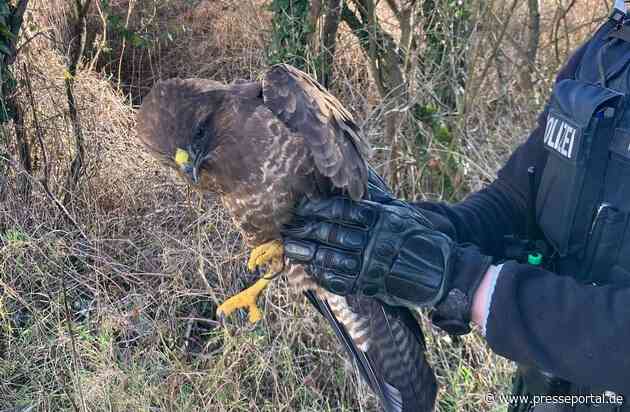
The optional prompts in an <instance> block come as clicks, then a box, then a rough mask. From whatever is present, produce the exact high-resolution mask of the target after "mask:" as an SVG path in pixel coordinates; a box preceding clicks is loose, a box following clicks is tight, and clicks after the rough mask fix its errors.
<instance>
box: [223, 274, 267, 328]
mask: <svg viewBox="0 0 630 412" xmlns="http://www.w3.org/2000/svg"><path fill="white" fill-rule="evenodd" d="M269 282H271V279H267V278H265V277H264V276H263V277H262V278H260V279H258V281H256V283H254V284H253V285H252V286H250V287H249V288H247V289H245V290H244V291H242V292H241V293H239V294H237V295H234V296H232V297H231V298H229V299H228V300H226V301H225V302H224V303H223V304H222V305H221V306H219V308H218V309H217V314H219V315H224V316H230V315H231V314H232V312H234V311H235V310H236V309H247V310H248V311H249V321H250V322H251V323H256V322H258V321H259V320H261V319H262V312H261V311H260V309H258V306H256V299H258V295H260V293H261V292H262V291H263V290H264V289H265V288H266V287H267V285H268V284H269Z"/></svg>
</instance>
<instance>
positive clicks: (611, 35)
mask: <svg viewBox="0 0 630 412" xmlns="http://www.w3.org/2000/svg"><path fill="white" fill-rule="evenodd" d="M624 12H625V7H624V5H623V2H619V1H618V2H616V8H615V11H614V13H613V14H612V15H611V17H610V19H608V21H607V22H606V23H604V24H603V26H602V27H600V28H599V30H598V31H597V32H596V34H595V35H594V36H593V37H592V38H591V39H590V40H589V41H588V42H587V43H585V44H584V45H582V46H581V47H580V48H579V49H578V50H577V51H576V52H574V54H573V55H572V56H571V58H570V59H569V61H568V62H567V63H566V65H565V66H564V67H563V69H562V70H561V71H560V73H559V74H558V76H557V79H556V83H555V86H554V90H553V93H552V96H551V98H550V100H549V102H548V104H547V106H546V108H545V110H544V112H543V113H542V114H541V115H540V116H539V119H538V125H537V127H536V129H535V130H534V131H533V132H532V133H531V135H530V136H529V138H528V139H527V141H526V142H525V143H523V144H522V145H521V146H519V147H518V148H517V149H516V151H515V152H514V153H513V154H512V156H511V157H510V159H509V160H508V162H507V163H506V165H505V166H504V167H503V168H502V169H501V170H500V171H499V173H498V177H497V179H496V180H495V181H494V182H493V183H492V184H491V185H489V186H488V187H487V188H485V189H484V190H482V191H480V192H477V193H474V194H472V195H471V196H469V197H468V198H467V199H466V200H464V201H463V202H460V203H458V204H454V205H448V204H442V203H432V202H421V203H419V206H421V207H422V208H423V209H425V210H426V209H429V210H431V211H432V212H434V213H437V214H439V215H441V216H444V217H446V218H447V220H448V222H450V227H449V228H447V232H450V234H451V235H452V236H453V237H455V238H456V239H457V240H458V241H459V242H471V243H474V244H476V245H478V246H479V247H481V248H482V250H483V252H484V253H486V254H488V255H491V256H494V257H496V258H497V260H500V259H506V258H510V257H511V256H509V255H510V253H508V251H506V247H505V246H506V244H508V243H509V242H506V239H509V238H513V237H514V236H525V233H526V232H527V231H528V227H527V226H528V225H527V222H528V215H530V214H531V213H532V210H535V222H536V225H535V230H536V231H537V232H538V233H539V235H540V238H541V239H543V240H544V242H545V244H547V245H548V247H549V248H548V251H547V252H546V255H545V256H544V265H541V266H534V265H528V264H523V263H518V262H515V261H513V260H506V262H505V263H504V264H503V266H502V268H501V271H500V274H498V276H497V277H496V282H495V283H494V284H493V285H492V288H493V289H492V292H491V300H490V306H489V310H488V317H487V321H486V324H485V335H486V339H487V342H488V344H489V346H490V347H491V348H492V349H493V351H494V352H496V353H497V354H500V355H502V356H504V357H506V358H509V359H512V360H514V361H516V362H517V363H518V365H519V368H518V372H517V374H516V376H515V379H514V391H515V392H516V393H521V394H531V395H534V394H538V395H549V396H552V395H557V396H560V395H574V396H575V397H574V398H573V399H574V404H573V405H571V404H569V403H567V402H566V400H567V399H566V398H565V399H564V400H565V402H553V401H550V403H549V404H548V405H545V406H537V407H535V408H534V409H532V406H531V405H513V406H511V409H510V410H512V411H522V410H536V411H549V410H557V411H587V410H588V411H590V410H593V411H630V399H627V400H626V401H625V402H624V403H623V404H621V405H620V404H618V400H619V399H620V396H623V397H624V398H628V397H629V396H630V347H629V343H630V224H629V218H628V216H630V17H629V18H626V16H625V13H624ZM589 394H590V395H591V397H590V398H589V397H587V395H589ZM595 395H598V396H599V397H595ZM602 396H605V397H607V399H609V400H610V401H608V402H607V401H603V398H602ZM539 399H542V398H539ZM547 399H552V398H547ZM556 399H559V398H556Z"/></svg>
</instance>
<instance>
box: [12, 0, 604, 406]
mask: <svg viewBox="0 0 630 412" xmlns="http://www.w3.org/2000/svg"><path fill="white" fill-rule="evenodd" d="M485 3H488V2H485ZM489 3H490V6H487V5H485V6H482V5H479V6H478V7H477V6H476V8H475V10H476V11H477V14H476V15H474V16H473V19H474V25H475V27H474V32H473V33H474V34H473V35H472V36H471V38H470V39H468V41H469V43H468V45H467V47H466V48H465V53H466V61H467V62H469V67H468V75H467V77H466V82H465V85H464V86H465V87H464V89H463V90H460V89H458V90H457V91H456V92H455V95H457V96H459V98H460V99H461V102H459V103H458V105H457V106H456V107H455V108H445V107H443V106H440V105H439V102H438V101H437V100H436V99H435V96H434V90H438V89H440V88H444V87H447V88H448V87H453V88H455V87H460V86H459V85H458V84H457V83H456V82H451V81H449V78H448V76H438V75H437V74H436V73H438V72H439V73H448V65H449V62H448V61H447V62H443V64H444V67H435V68H433V69H432V70H430V71H427V72H426V73H425V74H424V75H423V74H418V77H416V78H415V80H414V82H413V85H412V86H413V87H412V89H411V92H412V97H413V99H415V101H416V102H419V103H421V104H423V105H433V106H435V113H434V115H435V118H436V119H439V122H441V123H439V124H438V125H437V127H436V124H430V123H426V122H425V123H423V122H420V123H418V122H415V123H414V125H415V126H414V127H416V129H417V130H416V131H417V133H418V134H417V135H416V136H414V135H408V134H406V133H407V132H408V131H409V130H412V129H411V128H410V126H409V125H410V123H409V122H412V121H413V118H412V117H410V116H409V114H408V112H403V117H404V121H403V122H402V123H401V124H402V125H403V126H401V129H400V137H401V139H402V140H401V144H400V146H399V148H398V149H397V150H398V152H397V153H396V156H397V158H398V161H399V163H400V165H402V166H401V167H402V168H403V169H404V173H402V172H401V173H400V175H399V176H398V177H399V179H398V180H397V181H398V185H397V187H396V188H395V189H396V191H397V192H398V193H400V194H402V195H404V196H406V197H407V198H414V199H415V198H433V199H445V200H453V199H458V198H461V197H462V196H463V195H465V194H466V193H467V192H468V191H470V190H475V189H478V188H480V187H482V185H483V184H485V183H487V182H488V181H489V180H491V179H492V177H493V176H494V173H495V172H496V170H497V168H498V167H499V165H500V164H501V162H502V161H503V160H504V159H505V157H506V155H507V154H508V153H509V151H510V150H511V149H512V148H514V146H515V145H516V144H517V143H518V142H519V141H520V140H521V139H522V138H523V136H525V134H526V133H527V131H528V130H529V129H530V127H531V125H532V122H533V119H534V118H535V114H536V113H537V111H538V110H539V108H540V107H541V105H542V104H543V103H544V99H545V97H546V96H547V94H548V92H549V88H550V86H551V84H552V80H553V74H554V72H555V71H556V70H557V68H558V67H559V65H560V64H561V63H562V61H563V60H564V59H565V58H566V56H567V54H568V53H569V51H570V50H571V49H573V48H574V47H576V46H577V45H578V44H579V42H580V41H581V39H583V38H584V37H585V36H586V35H587V34H588V33H590V32H591V31H592V30H593V29H594V28H595V27H596V25H597V24H598V22H599V21H601V18H602V17H603V16H605V15H606V8H605V7H606V6H605V5H603V4H602V2H599V1H583V2H578V3H577V4H576V2H568V1H553V2H552V1H540V2H539V3H540V10H541V20H540V25H539V30H540V39H539V48H538V53H537V56H536V60H535V61H534V62H527V61H526V59H527V56H529V55H528V54H527V53H526V51H527V45H528V44H529V43H528V38H527V35H528V30H527V27H530V26H528V23H527V21H528V20H527V19H528V17H527V16H528V15H529V13H528V9H527V4H519V5H518V6H512V7H511V8H510V6H511V4H512V2H511V1H508V2H489ZM519 3H524V2H519ZM569 3H570V4H571V5H573V6H571V7H568V5H569ZM67 4H68V3H67V2H64V1H62V0H50V1H44V0H40V1H33V2H32V4H31V6H30V8H29V10H28V11H27V16H26V20H25V21H26V23H25V25H24V33H23V40H22V43H23V44H24V46H23V48H22V49H21V50H20V53H19V56H18V61H17V62H16V64H15V65H14V68H15V71H16V76H17V78H18V80H19V83H18V90H17V93H18V94H17V98H18V101H19V102H20V103H21V106H22V108H23V111H24V124H23V126H22V127H24V128H25V130H26V136H28V138H29V139H30V143H31V150H32V156H33V170H32V172H31V173H29V174H27V173H26V172H25V171H24V170H23V168H22V166H21V164H20V161H19V159H18V157H17V155H9V156H4V155H3V154H4V153H15V148H14V144H15V143H14V141H15V131H16V129H15V127H14V125H13V124H12V123H9V124H5V125H3V126H0V127H1V133H2V134H1V135H0V156H2V157H0V172H2V173H3V174H2V175H0V410H7V409H8V410H11V408H14V407H24V408H28V407H32V408H33V409H28V410H39V411H60V410H77V411H78V410H81V411H88V410H90V411H101V410H108V411H162V410H164V411H175V410H178V411H179V410H182V411H195V410H200V411H201V410H210V411H239V410H242V411H321V410H331V411H332V410H335V411H350V410H377V404H376V401H375V399H374V398H373V397H372V396H371V395H370V394H369V393H368V391H367V389H366V388H365V387H364V386H363V385H358V380H357V376H356V375H355V373H354V372H353V370H352V367H351V366H350V365H348V364H346V362H345V360H344V354H343V353H342V352H341V349H340V347H339V346H338V344H337V343H336V340H335V339H334V337H333V336H332V334H331V332H330V330H329V329H328V328H327V327H324V326H323V323H322V322H321V320H320V318H319V317H318V315H316V314H315V313H314V311H313V310H312V309H311V308H310V307H309V306H308V305H307V304H306V302H305V301H304V299H303V298H302V297H301V296H298V295H295V294H292V293H291V292H289V289H288V288H287V287H286V285H285V284H284V280H282V279H280V280H278V281H276V282H275V285H274V287H272V288H271V290H270V291H269V293H267V295H266V296H265V299H264V302H263V304H264V307H265V312H266V318H265V319H264V321H262V322H261V323H260V324H259V325H257V326H255V327H251V326H249V325H248V324H247V322H246V319H245V317H242V318H239V317H237V318H235V319H231V320H230V321H229V322H228V324H227V325H224V326H222V325H220V324H219V323H218V322H217V321H216V319H215V316H214V311H215V308H216V306H217V304H218V303H219V302H220V301H222V300H223V299H224V298H225V297H227V296H229V295H231V294H233V293H235V292H237V291H239V290H240V289H242V288H243V287H244V286H246V285H248V284H249V283H250V282H251V281H252V279H253V275H251V274H248V273H246V270H245V266H244V262H245V255H246V250H245V249H244V248H243V245H242V243H241V240H240V238H239V235H238V233H236V232H235V231H234V228H233V227H232V225H231V222H230V221H229V218H228V217H227V215H226V213H225V212H224V210H223V209H222V208H221V207H220V206H219V205H217V204H216V203H215V199H213V198H212V197H211V196H207V195H206V196H204V195H201V194H199V193H196V192H194V191H191V190H189V189H188V188H187V187H185V186H184V185H183V184H182V182H180V181H179V180H177V179H176V178H175V176H174V175H172V174H171V173H169V172H168V171H165V170H163V169H162V168H161V167H160V166H159V165H158V164H156V163H155V162H154V161H153V160H151V159H150V158H149V157H148V156H147V155H146V154H145V153H144V151H143V150H142V148H141V147H139V146H138V145H137V144H136V143H135V139H134V137H133V133H134V104H137V103H138V102H139V101H140V99H141V97H142V95H143V94H144V93H146V91H147V90H148V89H149V88H150V87H151V85H152V84H153V82H155V81H156V80H157V79H161V78H168V77H173V76H179V77H190V76H200V77H209V78H213V79H217V80H221V81H231V80H233V79H236V78H255V77H256V76H258V75H259V73H261V71H262V70H263V69H264V68H265V48H266V47H267V46H268V41H269V27H270V12H269V11H268V9H267V8H266V5H267V2H266V1H263V0H247V1H242V2H236V1H228V0H203V1H197V0H195V1H188V0H163V1H157V0H153V1H150V0H111V1H109V8H108V9H107V10H106V9H105V4H106V2H100V1H98V2H95V3H94V4H93V6H92V7H91V8H90V10H89V13H88V33H90V35H89V36H88V43H87V48H86V53H85V58H84V60H83V63H82V65H81V66H80V67H79V69H78V72H77V75H76V77H75V78H74V94H75V98H76V102H77V107H78V114H79V118H80V121H81V127H82V132H83V135H84V139H85V142H86V143H85V150H86V154H85V166H86V169H85V170H86V171H85V174H84V175H83V176H82V177H81V179H80V180H79V182H78V185H77V187H76V188H75V190H74V191H73V192H72V193H71V194H70V196H69V199H70V200H69V201H68V202H67V203H66V204H65V206H64V205H62V204H61V202H59V199H62V198H64V196H65V195H66V192H65V189H66V186H65V184H64V183H65V181H66V177H67V175H68V173H69V164H70V162H71V160H72V158H73V156H74V154H75V153H74V150H75V149H74V148H75V143H74V132H73V125H72V122H71V119H70V117H69V113H68V105H67V99H66V90H65V86H64V81H65V79H66V77H67V72H66V66H67V59H68V51H67V44H68V36H69V33H71V31H70V29H69V26H68V24H69V23H68V13H69V12H68V10H69V9H68V6H67ZM515 4H516V3H515ZM530 4H531V2H530ZM567 9H568V10H567ZM107 14H110V15H114V16H118V18H117V20H116V21H117V24H118V26H116V28H115V27H113V24H112V23H111V22H110V25H109V27H108V28H107V29H106V30H105V31H104V28H103V25H102V22H103V21H104V20H103V19H105V21H106V15H107ZM380 17H381V18H382V19H383V21H384V22H385V23H386V24H384V27H386V28H387V29H388V30H390V31H391V32H392V33H393V35H394V36H397V35H399V34H397V33H396V30H397V25H396V22H395V21H394V18H393V16H392V15H391V13H390V14H388V13H385V12H383V13H382V14H381V15H380ZM107 30H109V31H107ZM125 30H126V31H127V32H129V33H137V34H139V35H140V38H135V37H133V36H131V37H129V36H124V35H122V34H121V33H124V32H125ZM32 37H34V39H33V40H31V41H29V42H28V43H26V42H25V39H30V38H32ZM104 39H106V41H104ZM422 51H423V49H422V48H420V49H419V53H420V54H419V56H420V58H421V57H422ZM530 55H531V54H530ZM524 61H525V62H526V63H525V64H524V63H523V62H524ZM335 62H336V66H335V69H334V83H333V90H334V92H335V93H336V94H337V95H338V96H340V98H341V100H342V101H343V102H344V103H345V104H346V105H347V106H348V107H349V108H350V109H351V110H352V111H353V112H354V113H355V114H356V116H357V119H359V121H360V123H361V124H362V126H363V128H364V131H365V133H366V134H367V135H368V137H369V139H370V141H371V142H372V143H373V145H374V147H375V149H376V150H375V152H376V157H375V162H376V165H377V166H378V167H379V168H380V170H382V171H384V172H387V170H388V165H387V162H388V159H389V160H391V156H390V155H389V152H388V150H389V147H388V143H387V142H386V141H385V140H384V128H383V118H384V116H385V114H386V112H387V110H389V109H391V107H390V108H388V107H386V106H384V105H382V104H381V103H382V100H381V98H380V96H379V94H378V90H377V88H376V87H375V86H374V82H373V80H372V79H371V77H370V76H371V71H370V68H369V64H368V62H367V59H366V57H365V55H364V54H363V52H362V50H361V48H360V46H359V45H358V44H357V40H356V38H355V37H354V35H353V34H352V33H351V32H350V31H349V30H348V29H347V28H346V27H345V26H344V25H343V24H342V25H341V26H340V30H339V33H338V39H337V47H336V53H335ZM524 65H525V66H526V67H528V68H529V69H528V73H527V76H523V74H522V68H523V66H524ZM423 76H424V77H423ZM523 82H525V83H523ZM523 84H526V85H527V87H526V88H525V87H523ZM442 124H443V125H444V127H445V128H441V127H442V126H441V125H442ZM444 130H446V131H447V132H448V136H447V137H448V139H446V140H444V139H443V137H444V136H440V131H442V132H444ZM419 141H421V142H422V147H421V149H422V153H420V152H419V150H420V149H419V143H418V142H419ZM445 175H448V177H449V179H448V182H449V183H448V184H449V185H451V187H450V190H447V188H446V184H445V182H447V180H445V179H444V177H443V176H445ZM20 179H27V180H28V181H30V182H31V183H32V190H31V191H30V192H28V193H25V192H24V191H23V190H22V186H21V185H20V184H19V181H20ZM453 182H455V183H453ZM453 186H455V187H453ZM422 322H423V324H424V330H425V331H426V334H427V339H428V347H429V354H430V360H431V361H432V363H433V365H434V366H435V368H436V370H437V372H438V374H439V378H440V383H441V392H440V398H439V408H438V409H439V410H440V411H478V410H500V409H499V405H488V404H486V403H485V402H486V401H485V400H484V396H483V395H484V394H485V393H487V392H489V391H493V392H494V391H505V390H507V389H506V388H507V387H508V386H509V372H510V370H511V365H510V363H509V362H507V361H505V360H503V359H500V358H498V357H496V356H495V355H493V354H492V353H491V352H490V351H489V350H488V349H487V347H486V346H485V344H484V343H483V340H482V338H480V337H479V336H477V335H471V336H467V337H465V338H464V339H463V340H462V341H461V342H460V341H457V342H453V341H451V340H450V339H449V338H448V337H446V336H444V335H443V334H441V333H440V332H438V331H436V330H434V329H432V328H431V327H430V325H429V324H428V323H427V322H426V320H425V319H424V318H423V319H422ZM19 410H27V409H19Z"/></svg>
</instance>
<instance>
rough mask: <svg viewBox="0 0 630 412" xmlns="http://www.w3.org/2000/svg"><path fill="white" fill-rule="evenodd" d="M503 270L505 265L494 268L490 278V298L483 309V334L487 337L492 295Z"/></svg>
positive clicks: (488, 297)
mask: <svg viewBox="0 0 630 412" xmlns="http://www.w3.org/2000/svg"><path fill="white" fill-rule="evenodd" d="M501 269H503V265H497V266H492V267H491V268H490V273H489V274H488V276H491V278H490V287H488V296H487V297H486V306H485V307H484V308H483V317H482V321H481V325H480V326H481V334H482V335H483V336H486V323H487V322H488V315H489V314H490V304H491V303H492V295H493V294H494V288H495V287H496V286H497V279H498V278H499V274H500V273H501Z"/></svg>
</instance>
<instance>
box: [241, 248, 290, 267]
mask: <svg viewBox="0 0 630 412" xmlns="http://www.w3.org/2000/svg"><path fill="white" fill-rule="evenodd" d="M283 256H284V248H283V247H282V242H281V241H279V240H272V241H271V242H267V243H265V244H263V245H260V246H258V247H257V248H255V249H254V250H252V253H251V254H250V255H249V261H248V262H247V269H249V270H250V271H252V270H254V269H256V267H257V266H261V265H264V264H265V263H269V262H272V263H274V261H277V260H281V259H283Z"/></svg>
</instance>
